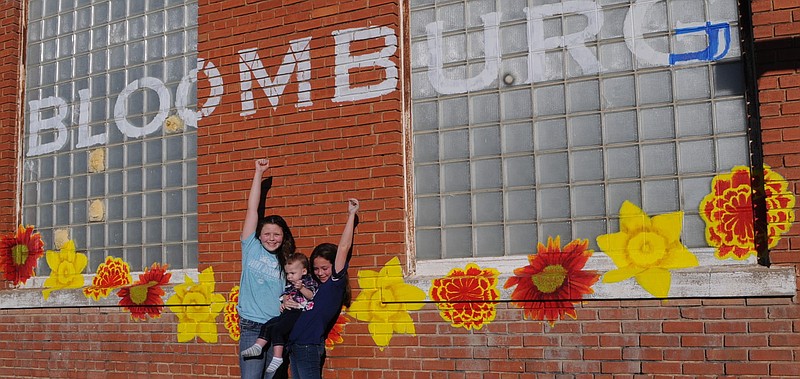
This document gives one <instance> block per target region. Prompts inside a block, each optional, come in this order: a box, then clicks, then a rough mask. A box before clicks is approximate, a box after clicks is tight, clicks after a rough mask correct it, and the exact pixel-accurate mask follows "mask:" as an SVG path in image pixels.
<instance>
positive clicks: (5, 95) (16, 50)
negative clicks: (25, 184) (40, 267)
mask: <svg viewBox="0 0 800 379" xmlns="http://www.w3.org/2000/svg"><path fill="white" fill-rule="evenodd" d="M21 17H22V8H21V5H20V2H19V1H0V49H2V51H3V54H2V56H0V162H2V164H0V178H2V179H0V228H2V230H14V226H15V224H16V222H17V204H16V201H15V194H16V192H17V184H16V183H17V165H16V164H15V163H14V162H16V161H17V154H18V153H19V151H18V149H17V147H18V145H19V127H20V117H21V112H20V104H21V101H22V98H21V97H20V90H21V88H22V87H21V84H22V83H21V82H20V80H19V78H20V74H21V72H20V64H21V62H22V60H21V59H20V53H21V49H22V45H23V41H22V26H21V22H22V18H21Z"/></svg>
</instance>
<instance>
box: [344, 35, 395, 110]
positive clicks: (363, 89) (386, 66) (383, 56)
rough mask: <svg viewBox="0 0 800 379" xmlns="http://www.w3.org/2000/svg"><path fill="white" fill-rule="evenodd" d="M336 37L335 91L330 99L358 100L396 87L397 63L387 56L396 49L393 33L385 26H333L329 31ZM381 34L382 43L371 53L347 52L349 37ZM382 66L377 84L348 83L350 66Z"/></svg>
mask: <svg viewBox="0 0 800 379" xmlns="http://www.w3.org/2000/svg"><path fill="white" fill-rule="evenodd" d="M333 36H334V39H335V40H336V69H335V71H336V91H335V95H334V97H333V101H334V102H344V101H359V100H365V99H371V98H375V97H379V96H383V95H385V94H388V93H391V92H392V91H394V90H395V89H397V81H398V77H399V76H398V71H397V65H395V63H394V62H393V61H392V60H391V59H390V58H391V57H392V56H393V55H394V53H395V52H396V51H397V36H396V35H395V33H394V30H392V29H391V28H388V27H385V26H384V27H370V28H356V29H345V30H337V31H335V32H333ZM374 38H383V40H384V47H383V48H382V49H381V50H380V51H378V52H375V53H369V54H362V55H351V52H350V44H351V43H352V42H353V41H365V40H369V39H374ZM370 67H382V68H383V70H384V72H385V79H383V80H382V81H381V82H380V83H378V84H372V85H366V86H363V85H362V86H356V87H353V86H352V85H351V84H350V70H351V69H360V68H370Z"/></svg>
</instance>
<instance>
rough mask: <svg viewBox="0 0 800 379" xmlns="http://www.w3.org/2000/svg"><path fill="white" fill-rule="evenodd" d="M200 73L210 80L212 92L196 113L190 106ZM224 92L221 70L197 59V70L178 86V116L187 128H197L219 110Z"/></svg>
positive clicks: (183, 79) (176, 95)
mask: <svg viewBox="0 0 800 379" xmlns="http://www.w3.org/2000/svg"><path fill="white" fill-rule="evenodd" d="M198 71H202V72H203V74H205V76H206V78H208V82H209V84H210V85H211V92H210V93H209V96H208V98H207V99H205V103H204V104H203V105H202V106H200V105H199V104H198V106H199V107H200V109H199V110H197V111H194V110H191V109H189V108H188V104H189V96H190V91H191V88H192V83H197V72H198ZM224 92H225V91H224V83H223V82H222V75H221V74H220V73H219V70H217V67H216V66H214V63H212V62H211V61H206V60H204V59H202V58H197V68H196V69H192V70H191V71H189V73H188V74H186V76H184V77H183V78H182V79H181V82H180V83H179V84H178V89H177V90H176V93H175V108H177V110H178V115H179V116H180V117H181V119H182V120H183V122H184V123H186V125H187V126H191V127H194V128H196V127H197V122H198V121H200V119H201V118H203V117H206V116H208V115H210V114H212V113H214V110H215V109H217V106H218V105H219V103H220V102H221V101H222V94H223V93H224Z"/></svg>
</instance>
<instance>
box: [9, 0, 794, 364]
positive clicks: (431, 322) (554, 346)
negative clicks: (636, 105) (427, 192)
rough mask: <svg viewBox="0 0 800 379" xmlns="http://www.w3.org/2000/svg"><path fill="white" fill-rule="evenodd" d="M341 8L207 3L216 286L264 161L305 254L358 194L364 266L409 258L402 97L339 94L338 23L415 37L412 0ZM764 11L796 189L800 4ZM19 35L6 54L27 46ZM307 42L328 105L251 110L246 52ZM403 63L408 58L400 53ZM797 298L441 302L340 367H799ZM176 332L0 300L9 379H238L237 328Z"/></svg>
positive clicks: (274, 60) (771, 87) (771, 132)
mask: <svg viewBox="0 0 800 379" xmlns="http://www.w3.org/2000/svg"><path fill="white" fill-rule="evenodd" d="M16 3H17V2H9V1H6V2H2V3H0V4H2V6H1V7H2V8H0V9H2V10H3V11H4V12H3V13H0V15H1V16H0V17H2V18H1V19H2V20H3V22H2V24H0V27H3V28H4V29H3V30H4V31H7V30H8V28H11V29H12V30H19V27H18V25H19V24H18V21H19V8H18V5H15V4H16ZM320 4H326V5H325V6H321V5H320ZM328 4H329V2H319V1H261V2H255V3H252V2H248V3H247V4H244V2H242V1H212V0H203V1H201V2H200V11H199V17H200V19H199V22H198V24H199V38H198V40H199V47H198V49H199V51H200V53H199V56H200V58H203V59H205V60H208V61H211V62H213V63H214V64H215V65H216V66H217V68H218V69H219V71H220V73H221V75H222V77H223V79H224V82H225V84H226V87H225V89H226V91H225V95H224V96H223V101H222V103H221V104H220V105H219V106H218V107H217V109H216V111H215V112H214V114H213V115H211V116H210V117H207V118H204V119H203V120H201V122H200V127H199V128H198V183H199V184H198V202H199V214H200V216H199V223H198V224H199V225H200V237H199V238H200V262H201V264H200V265H201V269H202V268H205V267H208V266H213V267H214V271H215V277H216V280H217V283H218V284H217V291H218V292H221V293H225V292H227V290H228V289H230V288H231V286H233V285H235V284H236V282H237V281H238V278H239V275H238V272H239V269H240V262H239V260H240V257H239V254H240V253H239V243H238V242H237V241H238V237H239V229H240V228H241V219H242V214H243V212H244V207H245V203H244V202H245V198H246V196H247V193H246V192H247V189H248V188H249V181H250V178H251V177H252V170H253V163H252V162H253V160H254V159H255V158H261V157H268V158H270V161H271V164H272V166H273V167H274V168H273V169H271V170H272V171H271V172H272V174H273V175H274V176H275V182H274V188H273V189H272V191H271V192H270V199H269V202H268V206H269V208H270V209H271V210H272V211H274V212H275V213H278V214H281V215H283V216H285V217H286V218H287V219H288V220H289V222H290V224H291V225H292V227H293V231H294V232H295V234H296V237H297V240H298V244H299V247H300V249H301V251H303V252H306V253H308V250H309V249H310V247H312V246H313V245H315V244H317V243H319V242H322V241H335V240H336V238H337V236H338V233H339V232H340V230H341V229H340V224H341V222H343V220H344V210H345V205H344V202H343V200H344V199H345V198H346V197H349V196H355V197H358V198H360V199H362V200H363V202H362V204H363V211H362V212H361V217H362V225H361V226H360V228H359V231H358V235H357V237H356V244H357V245H358V246H357V253H356V254H357V256H356V257H355V258H354V260H353V267H354V270H353V271H356V270H358V269H359V268H369V269H372V270H375V269H376V268H377V267H381V266H382V265H383V263H385V262H386V260H388V257H392V256H398V257H401V258H403V257H405V251H406V246H405V242H404V233H405V232H406V230H405V217H406V214H405V200H404V192H403V191H404V187H405V185H406V181H405V179H404V168H403V167H404V166H403V159H404V158H403V152H404V145H403V138H404V137H403V133H402V126H403V122H404V121H405V119H404V118H405V116H404V114H403V112H402V108H403V106H404V105H403V101H404V100H403V98H402V96H401V94H402V91H396V92H394V93H392V94H391V95H388V96H384V97H382V98H380V99H373V100H371V101H360V102H358V103H354V104H347V103H334V102H332V101H331V98H332V97H333V87H334V81H333V80H334V76H333V66H334V47H333V45H332V44H333V37H332V36H331V32H332V31H334V30H339V29H345V28H354V27H365V26H370V25H384V26H390V27H392V28H394V29H395V30H397V32H398V34H400V30H401V27H400V23H401V20H402V19H403V18H402V17H401V15H400V10H399V9H400V8H399V6H398V2H396V1H394V2H380V1H377V2H373V1H370V2H344V1H342V2H340V3H338V4H335V5H328ZM753 9H754V11H755V13H756V15H755V18H754V23H755V34H756V38H757V40H756V43H757V48H758V49H759V50H758V51H759V55H758V57H757V58H758V61H759V64H760V66H761V69H760V71H759V72H760V79H759V84H758V85H759V97H760V100H761V101H762V106H761V112H762V116H763V122H762V126H763V128H764V152H765V161H766V163H768V164H769V165H771V166H772V167H774V168H780V169H779V170H780V172H781V174H783V175H785V176H786V178H787V179H788V180H789V181H790V182H791V183H793V186H794V187H793V192H794V193H795V195H796V196H797V194H800V188H798V184H800V180H798V179H800V178H799V177H798V172H800V171H798V166H800V155H799V154H798V151H797V147H796V146H797V145H798V141H797V139H798V138H800V137H798V136H797V135H798V132H797V130H800V128H798V126H800V111H798V108H800V79H798V70H797V67H793V68H789V66H792V64H794V65H795V66H796V62H797V56H796V55H792V54H797V53H796V52H793V51H791V50H787V49H786V47H795V50H797V46H798V45H797V41H795V40H791V39H789V38H787V37H789V36H791V35H792V34H794V35H796V34H798V33H797V32H796V31H797V25H798V21H800V4H798V3H797V1H792V0H773V1H767V0H764V1H754V2H753ZM15 12H16V16H14V14H15ZM15 22H17V23H16V24H15ZM8 25H12V26H11V27H9V26H8ZM13 25H17V26H16V29H14V27H13ZM792 30H795V32H792ZM7 34H8V33H4V34H3V39H2V41H3V44H4V45H3V46H4V47H5V46H7V44H13V43H17V44H18V43H19V42H18V40H17V42H14V41H13V39H12V40H9V39H8V38H7ZM302 37H312V42H311V51H312V53H311V60H312V67H313V72H312V78H313V79H312V87H313V90H312V91H313V92H312V100H313V102H314V105H313V106H312V107H309V108H304V109H302V110H298V109H296V108H295V107H294V105H293V103H294V101H295V100H296V95H292V94H293V93H295V92H296V91H297V90H298V89H297V86H296V84H290V85H289V86H288V87H287V89H286V91H285V95H284V96H283V97H282V98H281V99H282V100H281V101H282V103H281V104H280V105H279V106H278V107H277V108H275V109H272V107H271V105H269V103H268V101H267V99H266V97H265V96H264V95H263V93H262V92H261V91H260V90H259V89H258V88H257V87H254V93H255V94H256V110H257V111H256V113H254V114H252V115H249V116H246V117H242V116H240V114H239V111H240V109H239V104H240V102H239V97H238V81H239V75H238V67H237V65H238V60H237V51H239V50H240V49H243V48H257V49H258V51H259V53H260V56H261V57H262V60H263V63H264V66H265V67H270V68H271V69H272V70H273V71H274V67H276V66H278V65H280V59H282V57H283V55H284V54H285V53H286V46H287V44H288V41H290V40H292V39H295V38H302ZM17 38H18V37H17ZM14 46H17V47H18V45H14ZM363 48H365V49H369V48H374V47H369V46H364V47H363ZM4 51H7V50H6V49H4ZM15 51H18V49H17V50H15ZM399 54H400V53H398V56H399ZM8 55H11V54H7V55H6V56H4V57H3V58H0V59H2V60H0V62H3V71H2V73H3V74H2V76H1V77H0V80H3V84H4V85H3V87H2V88H3V89H2V91H5V92H0V93H2V96H3V97H2V98H3V102H2V104H0V106H2V108H0V109H2V112H4V113H3V117H2V118H0V135H2V136H3V137H2V138H4V141H5V138H8V137H7V135H11V136H12V137H11V138H12V141H16V138H18V137H16V135H15V134H14V133H15V131H16V128H17V127H18V124H19V121H18V114H19V97H18V95H17V90H16V89H14V90H6V88H10V87H14V88H17V82H16V79H17V78H18V77H19V75H18V73H17V74H14V75H13V76H12V75H10V74H6V73H7V72H9V71H8V70H6V68H7V67H8V68H10V69H16V67H17V64H16V63H15V62H17V61H18V58H8V57H7V56H8ZM265 57H266V58H265ZM6 59H9V61H8V62H6ZM396 63H397V64H398V66H399V65H401V64H402V62H401V61H400V60H399V59H398V60H397V62H396ZM273 71H271V72H273ZM367 75H368V73H367ZM402 75H403V74H402V71H401V76H402ZM406 75H407V74H406ZM407 80H408V78H407V77H404V78H402V79H401V80H400V82H401V83H404V82H407ZM6 83H8V85H6ZM198 86H199V89H198V91H199V98H201V99H202V98H203V96H207V94H208V93H209V88H208V82H207V81H206V80H204V77H203V75H202V74H201V75H200V81H199V84H198ZM8 91H11V92H8ZM201 103H202V100H201ZM6 116H9V117H6ZM11 120H14V121H11ZM10 146H13V144H11V145H9V144H5V143H4V144H3V145H2V146H0V154H2V155H0V158H1V159H2V163H3V164H2V165H0V169H2V170H10V171H9V172H10V173H11V174H13V172H14V171H13V167H14V164H13V163H14V157H15V156H16V152H15V151H14V150H13V149H14V147H10ZM6 154H11V158H9V157H8V156H7V155H6ZM11 183H13V181H12V182H11ZM3 185H4V186H5V185H6V182H3ZM13 189H14V187H13V185H11V188H10V189H9V190H6V189H5V187H3V190H2V191H0V201H3V202H5V201H9V202H12V203H13V198H14V195H13ZM3 204H5V203H3ZM0 205H1V204H0ZM6 208H7V207H5V206H0V214H1V215H2V216H0V226H3V227H4V228H5V229H4V230H8V229H9V228H10V227H12V226H13V222H14V221H13V220H14V219H13V213H12V212H11V211H9V210H8V209H6ZM3 212H8V215H6V213H3ZM6 218H8V221H6ZM797 241H800V240H798V229H797V226H795V228H794V229H792V232H791V233H790V238H788V239H784V242H783V243H782V244H781V245H780V246H778V248H776V249H775V251H773V254H772V260H773V262H774V263H776V264H797V263H800V259H798V258H797V250H798V246H797ZM353 284H355V281H354V282H353ZM32 295H35V296H40V294H39V293H38V292H34V293H33V294H32ZM796 301H797V300H796V297H795V298H793V299H786V298H748V299H687V300H671V301H669V302H660V301H656V300H646V301H596V302H590V303H586V304H583V305H581V306H579V307H578V321H562V322H559V323H558V324H556V325H555V326H554V327H549V326H548V325H547V324H543V323H541V322H534V321H530V320H523V319H521V317H520V311H519V310H518V309H513V308H510V307H509V306H508V305H507V304H499V305H498V314H497V317H496V318H495V320H494V322H492V323H491V324H488V325H486V326H485V327H483V328H482V329H480V330H476V331H466V330H463V329H456V328H453V327H451V326H450V325H449V324H448V323H446V322H443V321H442V319H441V317H440V316H439V314H438V311H437V309H436V307H435V305H433V304H427V305H425V307H424V308H423V309H422V310H420V311H416V312H411V317H412V318H413V320H414V322H415V325H416V335H415V336H412V335H406V334H395V335H394V337H393V339H392V342H391V344H390V346H389V347H387V348H385V349H383V350H381V349H379V348H377V347H376V346H375V343H374V342H373V341H372V338H371V336H370V333H369V331H368V329H367V324H366V323H363V322H355V321H354V320H351V322H350V323H348V324H347V325H346V326H345V331H344V339H345V340H344V343H343V344H341V345H337V346H336V347H335V348H334V350H333V351H332V352H331V353H330V359H329V360H328V362H327V364H326V372H325V377H326V378H342V379H344V378H348V379H352V378H358V379H360V378H392V379H393V378H397V379H401V378H402V379H406V378H413V379H433V378H447V379H472V378H481V379H501V378H502V379H525V378H556V377H576V378H610V377H614V378H659V377H660V378H698V377H729V378H748V377H752V378H757V377H797V376H800V358H799V357H798V353H800V350H798V346H800V334H798V330H800V306H798V305H797V303H796ZM0 308H2V307H0ZM176 325H177V320H176V317H175V315H174V314H173V313H170V312H165V313H164V315H163V316H162V317H161V318H160V319H156V320H148V321H146V322H132V321H130V319H129V316H128V313H126V312H123V311H121V310H119V309H117V308H103V307H87V308H55V309H27V310H15V309H11V310H9V309H0V377H2V378H10V377H71V378H125V377H130V378H133V377H139V376H142V375H147V374H149V376H150V377H165V378H166V377H186V378H189V377H191V378H197V377H236V376H238V367H237V360H236V354H237V347H236V345H235V343H234V342H233V341H232V340H231V339H230V338H228V337H227V333H226V331H225V330H224V328H222V326H220V327H219V332H220V342H219V343H217V344H208V343H202V342H199V343H195V342H191V343H178V342H177V341H176V333H175V330H176Z"/></svg>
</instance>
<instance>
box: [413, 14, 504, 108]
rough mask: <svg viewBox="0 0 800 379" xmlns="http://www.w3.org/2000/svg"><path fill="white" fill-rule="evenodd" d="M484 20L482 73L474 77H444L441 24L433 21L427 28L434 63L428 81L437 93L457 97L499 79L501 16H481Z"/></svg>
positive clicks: (430, 68) (430, 63) (430, 66)
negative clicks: (455, 95)
mask: <svg viewBox="0 0 800 379" xmlns="http://www.w3.org/2000/svg"><path fill="white" fill-rule="evenodd" d="M481 20H483V41H484V43H483V45H484V49H485V51H484V67H483V71H481V72H480V73H479V74H477V75H475V76H473V77H471V78H447V77H445V75H444V68H443V66H444V61H443V58H442V56H443V54H442V22H441V21H437V22H432V23H430V24H428V25H427V26H426V27H425V29H426V31H427V33H428V49H429V50H430V60H431V62H428V68H429V71H428V80H430V82H431V85H432V86H433V88H434V89H436V91H437V92H439V93H441V94H454V93H467V92H469V91H477V90H480V89H484V88H486V87H488V86H489V85H491V84H492V82H494V81H495V80H496V79H497V73H498V72H499V71H498V70H499V69H500V37H499V25H500V23H499V20H500V15H499V14H498V13H497V12H492V13H487V14H485V15H482V16H481Z"/></svg>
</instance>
